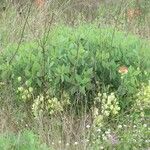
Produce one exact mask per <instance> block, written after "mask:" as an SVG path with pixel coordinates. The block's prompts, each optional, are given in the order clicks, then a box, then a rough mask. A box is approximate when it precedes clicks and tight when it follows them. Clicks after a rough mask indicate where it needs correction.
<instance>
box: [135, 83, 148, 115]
mask: <svg viewBox="0 0 150 150" xmlns="http://www.w3.org/2000/svg"><path fill="white" fill-rule="evenodd" d="M149 106H150V84H149V85H142V88H141V89H140V90H139V92H138V93H137V95H136V104H135V107H134V109H135V110H136V111H137V112H140V115H141V116H142V117H144V115H145V114H144V110H145V109H148V107H149Z"/></svg>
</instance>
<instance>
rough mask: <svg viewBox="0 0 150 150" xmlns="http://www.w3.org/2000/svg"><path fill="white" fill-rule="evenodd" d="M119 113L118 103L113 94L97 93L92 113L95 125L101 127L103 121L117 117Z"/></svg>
mask: <svg viewBox="0 0 150 150" xmlns="http://www.w3.org/2000/svg"><path fill="white" fill-rule="evenodd" d="M119 111H120V107H119V102H118V100H117V98H116V96H115V94H114V93H113V92H112V93H110V94H106V93H103V94H101V93H98V96H97V97H96V98H95V107H94V111H93V114H94V119H95V120H94V122H95V124H96V125H99V126H102V124H103V121H104V119H106V118H108V117H110V116H111V117H112V116H115V115H117V114H118V113H119Z"/></svg>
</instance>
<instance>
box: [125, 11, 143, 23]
mask: <svg viewBox="0 0 150 150" xmlns="http://www.w3.org/2000/svg"><path fill="white" fill-rule="evenodd" d="M141 14H142V12H141V10H140V9H139V8H136V9H129V10H127V18H128V21H131V20H133V19H134V18H136V17H139V16H141Z"/></svg>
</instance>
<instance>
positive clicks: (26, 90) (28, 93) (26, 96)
mask: <svg viewBox="0 0 150 150" xmlns="http://www.w3.org/2000/svg"><path fill="white" fill-rule="evenodd" d="M21 81H22V78H21V77H18V82H19V83H21ZM17 93H18V95H19V97H20V99H21V100H23V101H28V100H30V99H31V98H32V95H33V88H32V87H31V86H29V83H28V81H26V82H25V84H23V85H22V84H21V85H20V86H19V87H18V89H17Z"/></svg>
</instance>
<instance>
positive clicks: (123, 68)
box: [118, 66, 128, 74]
mask: <svg viewBox="0 0 150 150" xmlns="http://www.w3.org/2000/svg"><path fill="white" fill-rule="evenodd" d="M118 72H119V73H121V74H127V73H128V68H127V67H126V66H121V67H119V69H118Z"/></svg>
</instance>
